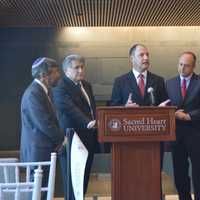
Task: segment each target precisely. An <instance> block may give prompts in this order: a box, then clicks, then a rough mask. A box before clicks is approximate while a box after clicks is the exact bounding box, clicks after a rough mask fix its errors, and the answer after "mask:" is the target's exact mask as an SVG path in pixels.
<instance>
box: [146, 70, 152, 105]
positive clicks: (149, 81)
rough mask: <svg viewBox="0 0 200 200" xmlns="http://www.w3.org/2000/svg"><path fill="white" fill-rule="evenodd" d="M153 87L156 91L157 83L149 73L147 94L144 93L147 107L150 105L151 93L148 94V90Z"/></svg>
mask: <svg viewBox="0 0 200 200" xmlns="http://www.w3.org/2000/svg"><path fill="white" fill-rule="evenodd" d="M150 87H152V88H153V89H154V90H155V82H154V79H153V77H152V74H151V73H150V72H149V71H147V80H146V86H145V93H144V104H145V105H150V102H149V100H150V99H149V93H148V92H147V90H148V88H150Z"/></svg>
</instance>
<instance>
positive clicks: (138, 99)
mask: <svg viewBox="0 0 200 200" xmlns="http://www.w3.org/2000/svg"><path fill="white" fill-rule="evenodd" d="M149 87H152V88H153V89H154V92H153V93H154V97H155V105H159V104H160V103H161V102H163V101H165V100H166V99H167V94H166V90H165V83H164V79H163V78H162V77H160V76H157V75H155V74H153V73H151V72H147V82H146V86H145V94H144V97H142V96H141V94H140V90H139V87H138V85H137V81H136V79H135V76H134V74H133V72H132V71H130V72H129V73H127V74H124V75H122V76H120V77H118V78H116V79H115V82H114V85H113V90H112V97H111V102H110V105H111V106H122V105H125V104H126V102H127V100H128V97H129V94H130V93H132V101H133V102H134V103H137V104H138V105H140V106H149V105H151V100H150V97H149V94H148V92H147V89H148V88H149Z"/></svg>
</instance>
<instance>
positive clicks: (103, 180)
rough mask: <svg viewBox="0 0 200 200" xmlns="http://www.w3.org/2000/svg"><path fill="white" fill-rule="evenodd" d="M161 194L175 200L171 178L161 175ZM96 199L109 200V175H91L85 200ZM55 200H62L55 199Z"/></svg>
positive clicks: (60, 199) (59, 199)
mask: <svg viewBox="0 0 200 200" xmlns="http://www.w3.org/2000/svg"><path fill="white" fill-rule="evenodd" d="M162 186H163V192H164V194H165V195H166V196H165V199H166V200H177V199H178V197H177V195H176V190H175V188H174V186H173V181H172V180H171V177H169V176H168V175H166V174H165V173H162ZM94 196H96V197H98V198H97V199H98V200H111V176H110V174H93V175H92V176H91V177H90V182H89V187H88V192H87V195H86V198H85V200H93V198H92V197H94ZM55 200H63V198H56V199H55Z"/></svg>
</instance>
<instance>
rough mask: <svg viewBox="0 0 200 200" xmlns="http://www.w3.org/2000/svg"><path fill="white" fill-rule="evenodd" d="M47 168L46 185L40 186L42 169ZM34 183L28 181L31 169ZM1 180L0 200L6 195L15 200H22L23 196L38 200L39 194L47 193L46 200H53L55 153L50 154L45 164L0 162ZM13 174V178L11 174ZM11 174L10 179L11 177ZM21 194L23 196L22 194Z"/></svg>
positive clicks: (4, 198)
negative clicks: (32, 169)
mask: <svg viewBox="0 0 200 200" xmlns="http://www.w3.org/2000/svg"><path fill="white" fill-rule="evenodd" d="M44 166H49V167H50V169H49V178H48V185H47V186H44V187H43V186H42V168H43V167H44ZM32 167H34V168H36V169H35V170H34V181H31V180H30V173H31V168H32ZM0 169H1V171H3V180H0V200H6V194H10V193H12V194H13V196H14V198H13V197H12V199H15V200H22V199H23V197H22V196H23V194H25V195H29V196H30V195H31V194H32V200H40V199H41V192H45V191H46V192H47V200H53V196H54V187H55V174H56V153H51V160H50V161H45V162H24V163H20V162H12V163H10V162H5V159H4V161H3V162H1V161H0ZM11 171H12V172H14V177H13V173H11ZM11 174H12V177H11ZM24 175H25V176H24ZM22 193H23V194H22Z"/></svg>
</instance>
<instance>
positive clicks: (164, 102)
mask: <svg viewBox="0 0 200 200" xmlns="http://www.w3.org/2000/svg"><path fill="white" fill-rule="evenodd" d="M170 102H171V100H170V99H167V100H166V101H163V102H162V103H160V104H159V105H158V107H165V106H168V105H169V104H170Z"/></svg>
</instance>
